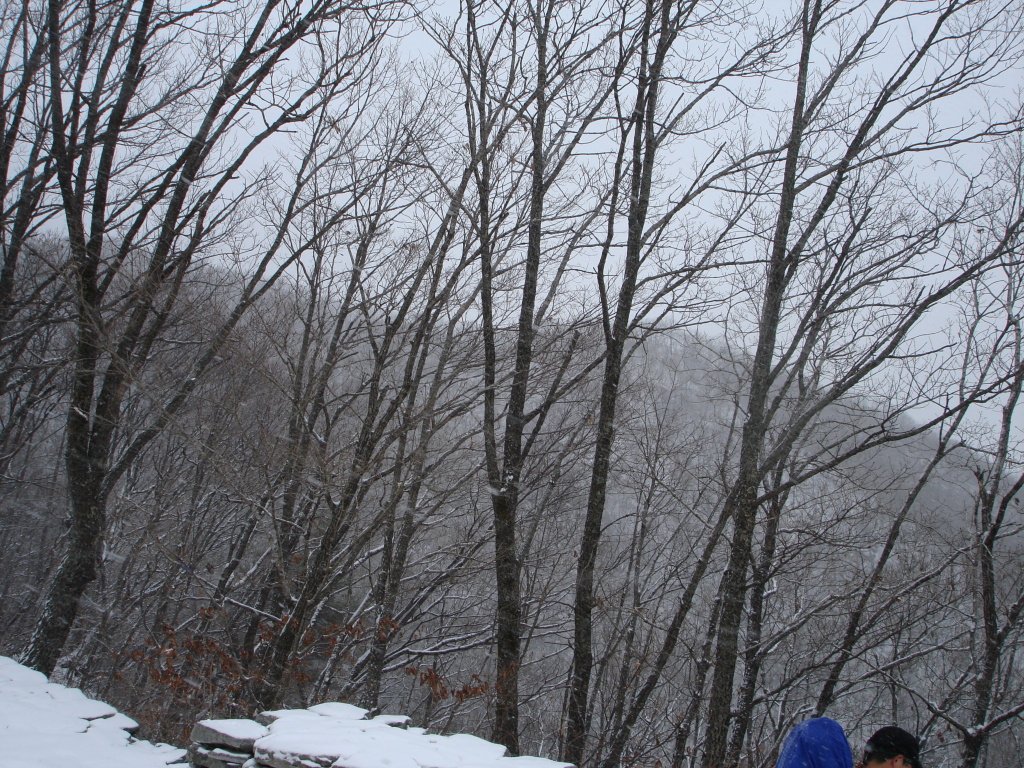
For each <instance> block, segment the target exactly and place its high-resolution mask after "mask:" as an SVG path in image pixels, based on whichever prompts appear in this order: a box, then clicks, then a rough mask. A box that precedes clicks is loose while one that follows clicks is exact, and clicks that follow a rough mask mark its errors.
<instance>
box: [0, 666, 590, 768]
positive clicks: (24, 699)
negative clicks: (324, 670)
mask: <svg viewBox="0 0 1024 768" xmlns="http://www.w3.org/2000/svg"><path fill="white" fill-rule="evenodd" d="M366 715H367V712H366V710H365V709H360V708H359V707H354V706H352V705H351V704H342V703H338V702H330V703H324V704H318V705H316V706H313V707H310V708H309V709H304V710H277V711H274V712H265V713H264V716H265V717H266V718H267V720H269V721H272V722H271V723H270V725H269V726H264V725H261V724H260V723H257V722H254V721H252V720H203V721H201V723H200V725H201V726H203V727H205V728H206V729H207V730H209V729H211V728H212V729H213V731H216V733H217V734H229V735H231V736H232V737H233V738H236V739H241V740H243V741H245V740H247V741H248V744H249V745H250V747H252V745H253V742H255V745H254V747H252V748H254V749H255V752H256V755H257V758H260V759H261V760H262V759H263V758H267V759H269V760H270V761H272V762H275V763H277V764H280V763H282V762H283V763H286V764H292V765H296V764H301V765H311V764H317V763H319V764H320V765H327V764H330V763H333V765H334V766H335V768H573V766H571V765H569V764H568V763H556V762H553V761H551V760H545V759H543V758H539V757H505V748H504V747H501V746H499V745H497V744H491V743H490V742H487V741H484V740H483V739H478V738H476V737H475V736H469V735H465V734H456V735H454V736H441V735H437V734H430V733H427V732H426V731H425V730H423V729H422V728H405V727H401V726H405V724H406V722H407V721H408V718H405V717H401V716H395V715H379V716H377V717H373V718H370V719H365V716H366ZM135 726H136V723H135V721H134V720H132V719H131V718H129V717H128V716H127V715H123V714H121V713H120V712H118V711H117V710H115V709H114V708H113V707H111V706H110V705H109V704H104V703H103V702H101V701H96V700H94V699H90V698H88V697H87V696H86V695H85V694H83V693H82V692H81V691H80V690H78V689H77V688H65V687H64V686H62V685H56V684H53V683H49V682H47V681H46V678H45V677H44V676H43V675H41V674H40V673H38V672H34V671H32V670H30V669H28V668H26V667H23V666H21V665H20V664H18V663H17V662H15V661H13V660H12V659H9V658H7V657H5V656H0V768H167V765H168V763H178V762H183V761H184V759H185V751H184V750H182V749H177V748H176V747H172V746H169V745H167V744H151V743H150V742H148V741H140V740H136V739H133V738H132V737H131V735H130V734H129V733H128V731H126V730H124V729H125V728H129V729H131V728H133V727H135ZM395 726H400V727H395ZM197 730H198V729H197ZM212 735H214V736H216V734H212ZM193 737H194V738H196V736H195V735H194V736H193ZM204 740H205V739H204ZM216 743H217V744H224V743H225V742H221V741H217V742H216ZM203 749H205V747H204V748H203ZM215 749H219V747H212V746H211V747H210V750H215ZM207 751H209V750H207ZM249 754H250V755H251V754H252V749H250V751H249ZM254 763H255V761H254V760H250V761H249V762H247V763H246V764H247V765H252V764H254Z"/></svg>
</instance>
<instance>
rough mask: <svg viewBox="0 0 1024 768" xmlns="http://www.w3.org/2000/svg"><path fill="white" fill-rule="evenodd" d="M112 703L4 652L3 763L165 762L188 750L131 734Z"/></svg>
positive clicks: (95, 767) (148, 766) (0, 679)
mask: <svg viewBox="0 0 1024 768" xmlns="http://www.w3.org/2000/svg"><path fill="white" fill-rule="evenodd" d="M138 727H139V725H138V723H136V722H135V721H134V720H132V719H131V718H130V717H128V716H126V715H123V714H121V713H120V712H118V711H117V710H116V709H114V708H113V707H111V706H110V705H109V704H104V703H103V702H102V701H96V700H95V699H90V698H89V697H88V696H86V695H85V694H84V693H82V692H81V691H80V690H78V689H77V688H66V687H64V686H63V685H57V684H55V683H50V682H47V680H46V677H45V676H44V675H42V674H40V673H39V672H36V671H34V670H31V669H28V668H27V667H24V666H22V665H21V664H18V663H17V662H16V661H14V660H13V659H9V658H7V657H6V656H0V765H2V766H3V767H4V768H52V767H54V766H73V767H74V768H165V766H167V764H168V763H174V762H182V761H184V759H185V751H184V750H182V749H177V748H175V747H172V746H170V745H168V744H151V743H150V742H148V741H141V740H139V739H135V738H134V737H133V736H132V735H131V734H132V733H133V732H134V731H135V730H136V729H137V728H138Z"/></svg>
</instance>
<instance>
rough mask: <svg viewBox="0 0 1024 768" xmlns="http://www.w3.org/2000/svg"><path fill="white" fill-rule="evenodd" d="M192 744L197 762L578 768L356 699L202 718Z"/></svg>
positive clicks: (247, 766)
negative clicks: (374, 709)
mask: <svg viewBox="0 0 1024 768" xmlns="http://www.w3.org/2000/svg"><path fill="white" fill-rule="evenodd" d="M192 742H193V743H192V746H191V747H189V750H188V760H189V764H190V765H192V766H193V768H572V766H570V765H568V764H567V763H556V762H552V761H550V760H545V759H542V758H536V757H507V756H506V754H505V748H504V747H502V746H500V745H497V744H492V743H490V742H488V741H484V740H483V739H479V738H477V737H475V736H469V735H466V734H456V735H454V736H441V735H438V734H431V733H427V732H426V731H425V730H424V729H423V728H413V727H410V726H409V718H407V717H405V716H403V715H377V716H376V717H370V716H369V713H368V712H367V711H366V710H365V709H361V708H359V707H355V706H353V705H351V704H344V703H340V702H328V703H324V704H318V705H316V706H313V707H310V708H309V709H291V710H289V709H282V710H274V711H269V712H262V713H260V714H259V715H257V716H255V717H254V718H253V719H252V720H242V719H239V720H202V721H200V722H199V723H197V724H196V726H195V728H194V729H193V730H192Z"/></svg>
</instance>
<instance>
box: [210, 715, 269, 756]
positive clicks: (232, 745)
mask: <svg viewBox="0 0 1024 768" xmlns="http://www.w3.org/2000/svg"><path fill="white" fill-rule="evenodd" d="M267 733H269V731H268V730H267V727H266V726H264V725H260V724H259V723H257V722H256V721H255V720H243V719H239V720H200V721H199V722H198V723H196V724H195V726H193V728H192V736H191V738H192V741H194V742H197V743H199V744H207V745H210V746H218V747H228V748H229V749H233V750H239V751H242V752H248V753H249V754H250V755H251V754H252V745H253V743H254V742H255V741H256V739H261V738H263V737H264V736H266V735H267Z"/></svg>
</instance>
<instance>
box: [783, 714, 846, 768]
mask: <svg viewBox="0 0 1024 768" xmlns="http://www.w3.org/2000/svg"><path fill="white" fill-rule="evenodd" d="M775 768H853V753H852V752H850V743H849V742H848V741H847V740H846V734H845V733H843V727H842V726H841V725H839V723H837V722H836V721H835V720H831V719H829V718H827V717H816V718H814V719H813V720H805V721H804V722H802V723H800V724H799V725H797V726H794V727H793V730H791V731H790V732H789V736H787V737H786V743H785V744H783V745H782V752H781V753H780V754H779V761H778V762H777V763H776V764H775Z"/></svg>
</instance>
